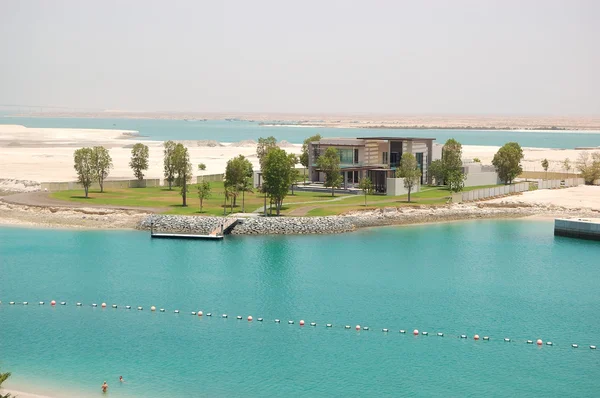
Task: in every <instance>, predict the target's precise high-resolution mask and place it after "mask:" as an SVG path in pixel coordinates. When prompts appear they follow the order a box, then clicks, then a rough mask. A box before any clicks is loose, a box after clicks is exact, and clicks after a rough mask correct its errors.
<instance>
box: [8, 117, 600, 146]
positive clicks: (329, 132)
mask: <svg viewBox="0 0 600 398" xmlns="http://www.w3.org/2000/svg"><path fill="white" fill-rule="evenodd" d="M0 124H21V125H24V126H27V127H67V128H95V129H122V130H136V131H139V132H140V134H141V135H142V136H144V137H145V138H147V139H150V140H159V141H163V140H218V141H221V142H237V141H241V140H257V139H258V138H259V137H267V136H269V135H272V136H274V137H275V138H277V139H278V140H287V141H289V142H292V143H302V141H304V139H306V138H307V137H309V136H311V135H314V134H316V133H319V134H321V135H322V136H323V137H374V136H388V135H392V136H401V137H406V136H408V137H430V138H436V139H437V141H438V142H441V143H444V142H446V140H447V139H448V138H455V139H457V140H458V141H460V142H461V143H462V144H464V145H497V146H501V145H504V144H505V143H507V142H510V141H515V142H518V143H519V144H521V146H523V147H540V148H575V147H581V146H599V145H600V132H596V133H594V134H590V133H561V132H535V131H533V132H520V131H491V130H486V131H479V130H412V129H408V130H404V129H402V130H389V129H351V128H301V127H285V126H277V127H268V126H259V124H258V123H251V122H237V121H231V122H229V121H225V120H209V121H206V122H202V121H189V122H186V121H184V120H152V119H95V118H28V117H0Z"/></svg>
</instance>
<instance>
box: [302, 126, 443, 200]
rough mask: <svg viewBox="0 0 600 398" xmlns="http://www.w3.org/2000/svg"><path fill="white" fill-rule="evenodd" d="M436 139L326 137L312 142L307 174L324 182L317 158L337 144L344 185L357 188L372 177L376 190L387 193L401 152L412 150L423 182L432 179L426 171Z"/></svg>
mask: <svg viewBox="0 0 600 398" xmlns="http://www.w3.org/2000/svg"><path fill="white" fill-rule="evenodd" d="M434 141H435V138H414V137H364V138H323V139H321V140H320V141H313V142H311V143H310V146H309V151H308V154H309V161H308V164H309V167H308V175H309V178H310V179H311V181H313V182H323V181H325V175H324V173H323V172H321V171H320V170H319V169H318V168H317V165H316V163H317V158H318V157H319V156H320V155H321V154H323V153H324V152H325V150H326V149H327V148H329V147H334V148H336V149H337V150H338V152H339V154H340V167H341V169H342V175H343V177H344V180H343V184H342V186H343V187H344V188H348V187H356V186H358V182H359V180H360V179H361V178H364V177H369V178H370V179H371V181H372V182H373V186H374V189H375V191H376V192H379V193H387V190H388V179H395V177H396V169H397V168H398V166H399V165H400V159H401V158H402V154H404V153H412V154H413V155H415V158H416V159H417V164H418V167H419V169H421V172H422V175H421V184H424V183H427V182H429V180H430V178H429V176H428V173H427V170H428V166H429V165H430V164H431V161H432V160H433V158H434V144H433V142H434ZM439 156H441V153H440V155H439Z"/></svg>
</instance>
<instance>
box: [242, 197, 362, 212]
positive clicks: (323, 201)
mask: <svg viewBox="0 0 600 398" xmlns="http://www.w3.org/2000/svg"><path fill="white" fill-rule="evenodd" d="M357 196H358V195H345V196H337V197H335V198H331V199H328V200H309V201H306V202H285V205H286V206H287V205H304V204H307V205H308V204H312V203H328V202H339V201H340V200H344V199H348V198H356V197H357ZM315 207H318V206H315ZM268 208H269V204H267V209H268ZM264 211H265V207H264V206H261V207H259V208H258V209H256V210H254V213H264Z"/></svg>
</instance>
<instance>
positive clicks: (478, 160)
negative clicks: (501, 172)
mask: <svg viewBox="0 0 600 398" xmlns="http://www.w3.org/2000/svg"><path fill="white" fill-rule="evenodd" d="M473 161H474V162H475V163H481V159H479V158H473Z"/></svg>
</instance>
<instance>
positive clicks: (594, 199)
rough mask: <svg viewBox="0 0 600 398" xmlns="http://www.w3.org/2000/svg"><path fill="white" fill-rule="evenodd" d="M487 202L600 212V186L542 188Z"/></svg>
mask: <svg viewBox="0 0 600 398" xmlns="http://www.w3.org/2000/svg"><path fill="white" fill-rule="evenodd" d="M486 203H511V204H526V205H531V204H538V205H546V206H559V207H564V208H566V209H582V208H586V209H592V210H595V211H599V212H600V186H589V185H581V186H578V187H572V188H565V189H540V190H537V191H530V192H524V193H523V194H521V195H514V196H507V197H504V198H499V199H492V200H488V201H486Z"/></svg>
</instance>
